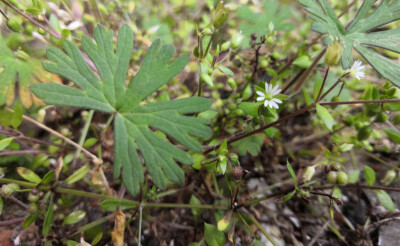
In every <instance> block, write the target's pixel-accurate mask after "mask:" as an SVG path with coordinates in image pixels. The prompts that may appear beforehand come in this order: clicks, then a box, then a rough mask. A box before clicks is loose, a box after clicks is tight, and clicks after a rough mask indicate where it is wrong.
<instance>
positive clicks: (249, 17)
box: [237, 0, 296, 47]
mask: <svg viewBox="0 0 400 246" xmlns="http://www.w3.org/2000/svg"><path fill="white" fill-rule="evenodd" d="M263 7H264V8H263V9H264V12H265V13H255V12H253V11H252V10H251V9H250V7H249V6H247V5H244V4H243V5H242V6H240V7H239V8H238V9H237V13H238V16H239V17H240V18H241V19H243V20H245V21H246V22H247V23H244V24H241V25H240V30H242V32H243V34H244V35H245V39H246V40H244V41H243V42H242V43H243V45H244V46H247V47H248V46H249V44H248V43H249V39H250V35H251V34H253V33H257V35H258V36H259V37H261V36H264V35H266V34H268V28H269V25H270V23H271V24H273V25H274V30H283V31H289V30H292V29H294V28H295V27H296V25H295V24H294V23H290V22H285V21H286V20H288V19H290V18H291V17H292V11H291V10H290V8H289V7H287V6H280V4H279V1H276V0H264V1H263Z"/></svg>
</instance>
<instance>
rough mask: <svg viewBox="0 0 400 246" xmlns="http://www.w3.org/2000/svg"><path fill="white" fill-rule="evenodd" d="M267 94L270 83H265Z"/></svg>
mask: <svg viewBox="0 0 400 246" xmlns="http://www.w3.org/2000/svg"><path fill="white" fill-rule="evenodd" d="M265 93H268V83H267V82H265Z"/></svg>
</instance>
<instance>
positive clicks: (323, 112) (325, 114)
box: [315, 104, 335, 131]
mask: <svg viewBox="0 0 400 246" xmlns="http://www.w3.org/2000/svg"><path fill="white" fill-rule="evenodd" d="M315 108H316V110H317V114H318V116H319V118H320V119H321V120H322V121H323V122H324V123H325V126H326V127H327V128H328V129H329V130H331V131H332V127H333V123H334V122H335V121H334V119H333V117H332V115H331V114H330V113H329V111H328V110H327V109H326V108H324V107H323V106H321V105H319V104H317V105H315Z"/></svg>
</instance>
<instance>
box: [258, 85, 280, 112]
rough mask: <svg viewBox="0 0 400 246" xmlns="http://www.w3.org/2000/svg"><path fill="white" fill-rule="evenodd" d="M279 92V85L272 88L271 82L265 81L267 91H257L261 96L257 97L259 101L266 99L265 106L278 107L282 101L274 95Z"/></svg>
mask: <svg viewBox="0 0 400 246" xmlns="http://www.w3.org/2000/svg"><path fill="white" fill-rule="evenodd" d="M279 92H281V89H279V85H276V86H275V87H274V88H272V85H271V84H268V83H265V93H263V92H261V91H256V93H257V95H259V97H257V102H260V101H264V107H270V108H276V109H278V108H279V106H278V103H282V101H281V100H279V99H277V98H274V96H276V95H278V94H279Z"/></svg>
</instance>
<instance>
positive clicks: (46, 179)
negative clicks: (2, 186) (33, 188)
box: [42, 170, 56, 185]
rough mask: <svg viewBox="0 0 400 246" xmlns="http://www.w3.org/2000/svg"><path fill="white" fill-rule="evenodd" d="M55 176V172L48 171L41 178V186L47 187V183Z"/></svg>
mask: <svg viewBox="0 0 400 246" xmlns="http://www.w3.org/2000/svg"><path fill="white" fill-rule="evenodd" d="M55 174H56V172H55V171H54V170H50V171H49V172H48V173H46V174H45V175H44V176H43V178H42V184H44V185H47V184H48V183H50V182H51V181H52V180H53V178H54V175H55Z"/></svg>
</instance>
